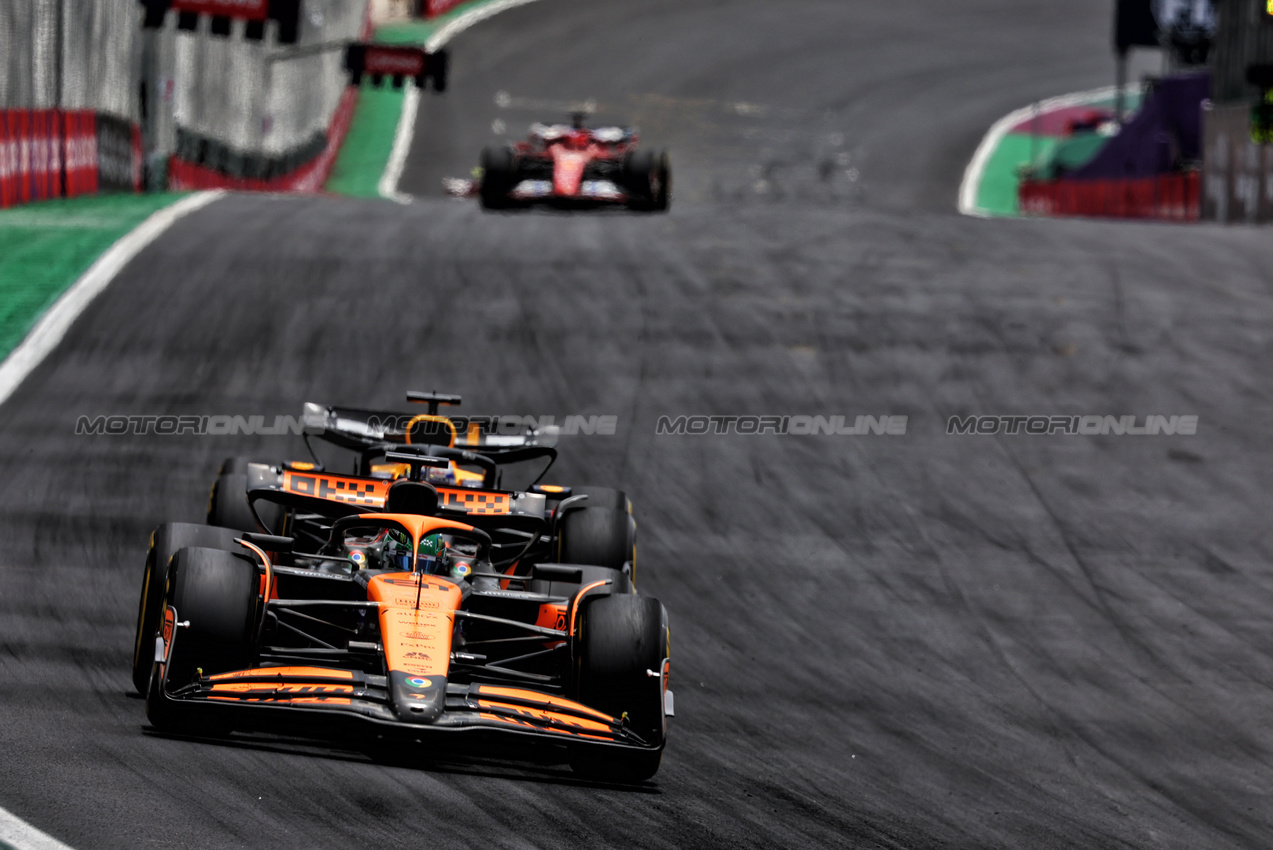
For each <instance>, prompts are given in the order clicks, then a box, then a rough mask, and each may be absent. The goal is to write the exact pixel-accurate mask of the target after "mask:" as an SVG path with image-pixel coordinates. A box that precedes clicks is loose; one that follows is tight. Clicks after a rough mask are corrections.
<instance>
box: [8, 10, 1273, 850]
mask: <svg viewBox="0 0 1273 850" xmlns="http://www.w3.org/2000/svg"><path fill="white" fill-rule="evenodd" d="M863 5H864V4H845V3H841V2H832V0H821V2H812V0H810V2H784V3H782V4H775V3H761V2H757V0H737V2H713V0H699V1H698V2H671V0H651V1H650V2H647V3H642V4H632V3H629V2H625V0H590V2H587V3H584V2H580V0H542V2H539V3H535V4H532V5H530V6H527V7H523V8H520V9H517V10H514V11H510V12H508V13H506V14H505V15H502V16H500V17H498V18H495V19H493V20H491V21H487V22H485V23H483V24H481V25H479V26H478V27H476V28H475V29H473V30H471V31H470V32H467V33H465V34H464V35H462V36H460V37H459V38H458V39H457V40H456V42H455V43H454V44H453V51H454V55H455V64H454V75H453V89H452V91H451V93H449V94H448V96H447V97H445V98H434V97H432V96H430V97H426V98H425V99H424V101H423V103H422V108H421V111H420V116H419V121H420V124H419V127H418V131H417V136H416V147H415V149H414V150H413V153H412V157H411V160H410V161H409V163H408V166H407V169H406V171H405V173H404V176H403V181H402V186H401V188H402V190H403V191H406V192H410V193H413V194H417V195H420V196H421V197H420V199H419V200H417V201H416V203H414V204H412V205H410V206H407V207H402V206H399V205H393V204H385V203H378V202H363V201H351V200H338V199H329V198H310V199H294V198H285V199H281V198H269V197H254V196H233V197H229V198H226V199H223V200H221V201H218V202H217V203H215V204H213V205H211V206H210V207H208V208H206V209H204V210H202V211H200V212H198V213H196V214H193V215H192V216H190V217H189V218H188V219H185V220H183V221H182V222H180V223H179V224H177V225H176V226H175V227H174V228H173V229H172V230H171V231H170V232H169V233H168V234H167V235H166V237H165V238H164V239H162V240H161V241H160V242H158V243H156V244H155V245H153V246H152V247H151V248H149V249H148V250H147V251H145V252H144V253H143V254H142V255H141V256H140V257H139V258H138V259H137V260H135V261H134V262H133V263H132V264H131V265H130V266H129V267H128V268H127V269H126V270H125V271H124V273H122V274H121V275H120V277H119V278H118V279H117V280H116V281H115V283H114V284H113V285H112V287H111V288H110V289H109V290H108V291H107V292H106V293H105V294H104V295H103V296H101V297H100V298H99V299H98V300H97V301H96V302H95V303H94V304H93V306H92V307H91V308H90V309H89V310H88V311H87V312H86V313H85V315H84V316H83V318H82V319H81V320H80V321H79V322H78V323H77V325H76V326H75V328H74V329H73V330H72V333H71V334H70V335H69V336H68V338H67V340H66V341H65V342H64V344H63V345H62V346H61V347H60V348H59V349H58V351H57V352H55V353H54V354H53V355H52V356H51V357H50V358H49V359H48V360H47V361H46V362H45V363H44V364H43V365H42V366H41V367H40V369H39V370H38V371H37V372H36V373H35V374H34V375H33V376H32V377H31V379H29V380H28V382H27V383H26V384H25V385H24V386H23V387H22V388H21V389H19V391H18V392H17V393H15V395H14V396H13V397H12V398H11V399H10V401H9V402H8V403H7V404H5V405H4V406H3V407H0V433H2V434H3V435H4V437H5V439H4V441H3V444H2V446H0V481H3V482H4V485H3V488H2V489H0V526H2V527H3V530H4V534H3V539H4V540H5V541H6V542H7V544H8V545H7V547H6V551H5V552H4V554H3V556H0V570H2V571H3V572H2V575H3V579H4V592H3V594H2V595H0V671H2V672H3V676H0V714H2V716H3V717H4V718H5V720H6V722H5V723H4V724H0V748H2V749H3V752H4V753H5V759H4V762H5V777H6V780H7V781H6V782H4V783H3V786H2V787H0V806H4V807H5V808H6V809H8V810H10V811H12V812H13V813H15V814H17V815H19V816H21V817H23V818H25V819H27V820H28V821H30V822H32V823H33V824H35V825H36V826H38V827H40V828H41V829H44V830H45V831H47V832H49V833H51V834H53V835H54V836H56V837H57V838H59V839H60V840H62V841H65V842H67V843H68V844H71V845H72V846H77V847H85V848H87V847H122V846H130V847H133V846H156V847H181V846H192V847H207V846H237V847H257V846H262V847H263V846H285V847H302V846H304V847H309V846H348V845H367V844H379V845H383V846H406V845H408V844H412V845H414V844H422V843H430V844H433V843H436V844H439V845H441V846H457V847H459V846H474V845H476V844H479V843H482V844H486V845H490V846H495V847H597V846H616V847H617V846H622V847H633V846H642V847H686V846H694V847H734V846H766V847H767V846H793V847H794V846H846V847H848V846H851V847H907V848H924V847H937V846H951V847H1021V846H1030V847H1070V846H1091V847H1155V848H1168V847H1181V848H1185V847H1202V846H1205V847H1212V848H1219V847H1243V846H1267V845H1268V844H1270V843H1271V842H1273V820H1271V819H1270V815H1269V812H1268V807H1267V805H1266V804H1265V797H1266V793H1265V789H1266V788H1267V787H1268V786H1269V785H1270V782H1271V781H1273V769H1271V768H1270V767H1269V763H1270V759H1269V755H1270V752H1271V751H1273V729H1271V728H1270V726H1269V724H1268V722H1267V721H1266V719H1265V718H1266V717H1268V716H1269V715H1270V709H1273V690H1271V688H1270V684H1273V640H1271V639H1270V638H1269V637H1268V630H1267V628H1266V627H1265V624H1266V618H1267V612H1268V611H1269V610H1273V581H1271V580H1270V578H1269V573H1268V570H1267V568H1266V565H1267V563H1268V561H1269V555H1270V545H1269V540H1268V536H1267V533H1266V532H1265V531H1264V528H1265V527H1266V523H1265V517H1266V515H1267V508H1268V505H1269V496H1268V489H1267V485H1266V481H1267V479H1268V473H1269V471H1270V469H1269V466H1270V464H1269V456H1268V452H1267V439H1266V433H1267V428H1266V427H1264V426H1263V422H1264V421H1265V420H1266V414H1267V413H1269V408H1270V401H1269V395H1268V392H1267V389H1266V384H1267V380H1266V378H1267V376H1268V366H1267V365H1266V364H1267V363H1269V362H1270V354H1271V353H1273V352H1270V342H1269V336H1268V332H1267V328H1268V327H1269V320H1270V318H1273V316H1271V314H1273V299H1271V297H1270V293H1271V287H1270V285H1269V284H1270V274H1269V272H1268V269H1269V268H1270V260H1271V259H1273V249H1271V248H1270V246H1269V244H1268V240H1267V234H1265V233H1263V232H1261V231H1256V230H1250V229H1228V230H1221V229H1217V228H1211V227H1191V228H1184V227H1156V226H1145V225H1127V224H1119V225H1113V224H1109V223H1101V222H1083V221H1057V222H1035V221H1023V222H990V221H980V220H974V219H967V218H961V217H959V216H957V215H956V214H955V212H954V201H955V193H956V191H957V187H958V184H959V178H960V175H961V173H962V169H963V166H964V164H965V163H966V160H967V158H968V157H969V156H970V155H971V153H972V150H973V149H974V147H975V146H976V143H977V141H978V139H979V137H980V134H981V133H982V132H984V130H985V128H986V127H987V126H988V125H989V124H990V123H991V122H992V121H993V120H994V119H995V118H997V117H998V116H999V115H1002V114H1003V113H1005V112H1007V111H1008V110H1010V109H1012V108H1014V107H1016V106H1019V105H1020V104H1021V103H1023V102H1029V101H1030V100H1031V99H1034V98H1037V97H1040V96H1044V95H1049V94H1055V93H1057V92H1061V91H1068V90H1074V89H1082V88H1090V87H1092V86H1094V85H1099V84H1101V83H1103V82H1105V81H1106V79H1107V78H1108V77H1110V76H1111V75H1112V74H1111V71H1110V68H1109V67H1108V65H1107V63H1106V60H1105V59H1104V56H1105V44H1104V42H1105V37H1106V34H1107V27H1108V21H1107V20H1106V17H1107V14H1108V10H1107V6H1108V4H1106V3H1104V2H1098V0H1084V1H1083V2H1077V3H1071V4H1065V8H1064V9H1061V8H1058V6H1059V4H1035V5H1032V6H1031V7H1030V8H1022V7H1023V4H1020V3H1014V2H1009V0H969V2H965V3H961V4H957V8H954V9H949V8H947V9H945V10H944V11H943V13H942V16H940V17H937V16H934V15H933V14H932V12H931V9H932V8H933V7H932V4H930V3H926V2H920V0H898V2H893V3H889V4H883V5H881V4H874V5H872V6H871V8H870V9H864V8H861V7H862V6H863ZM950 5H952V4H945V6H947V7H948V6H950ZM1084 56H1093V57H1102V58H1101V59H1100V61H1093V62H1091V63H1088V64H1084V63H1083V62H1081V61H1079V60H1078V59H1077V58H1076V57H1084ZM501 91H502V92H505V93H507V95H508V98H507V104H508V105H507V106H506V107H501V106H498V105H497V104H496V99H495V97H496V94H497V93H498V92H501ZM589 98H591V99H594V100H596V101H597V103H598V105H599V111H600V114H599V116H598V117H599V118H606V117H614V118H616V119H627V120H632V121H633V122H634V123H637V124H639V125H640V126H641V127H642V128H643V130H644V131H645V137H646V139H647V140H648V141H650V142H651V143H652V144H655V145H658V146H665V147H667V148H669V149H670V150H671V151H672V154H673V158H674V161H675V165H676V169H677V174H676V177H677V197H676V200H675V202H674V206H673V211H672V213H671V214H670V215H668V216H662V217H639V216H630V215H607V214H603V215H586V216H585V215H562V214H555V213H532V214H528V215H519V216H508V215H484V214H482V213H480V212H479V211H478V210H477V209H476V207H475V204H474V203H472V202H465V201H456V200H449V199H444V198H441V197H438V196H437V195H438V192H439V185H440V179H441V177H443V176H448V175H455V176H462V175H463V174H465V173H466V171H467V170H468V168H469V167H471V166H472V165H473V164H475V163H476V161H477V152H478V150H479V149H480V147H481V145H483V144H486V143H489V142H490V141H491V140H493V139H495V138H497V134H495V133H492V123H493V122H494V121H496V120H501V121H503V122H504V124H505V128H506V132H507V134H512V135H515V134H519V133H520V132H521V131H522V130H523V128H524V126H525V124H527V123H529V122H530V121H532V120H543V119H544V118H551V117H553V116H554V115H555V114H559V113H558V112H557V111H556V110H558V109H559V108H560V106H561V105H562V104H565V103H568V102H570V101H573V100H582V99H589ZM501 100H503V99H501ZM851 171H855V172H856V176H853V175H851V174H850V172H851ZM435 387H436V388H438V389H444V390H449V391H454V392H459V393H462V394H464V395H465V397H466V399H467V400H468V401H466V409H468V410H470V411H471V412H477V413H535V414H542V413H549V414H557V415H565V414H570V413H577V414H589V413H596V414H613V415H617V416H618V417H619V423H620V424H619V431H618V434H617V435H615V436H613V437H591V438H583V437H580V438H577V439H575V440H573V441H572V442H570V443H568V444H566V445H565V446H564V451H563V462H562V468H561V477H562V479H563V480H568V479H575V480H579V479H580V478H583V477H587V478H592V479H595V480H599V481H603V482H607V483H608V482H615V483H618V484H620V485H621V486H623V487H625V488H626V489H627V490H628V491H629V492H630V493H631V494H632V495H633V496H634V499H635V501H636V503H637V508H638V511H639V516H640V521H641V542H640V558H641V563H640V571H641V581H642V584H643V586H644V589H645V590H646V591H647V592H650V593H653V594H654V595H657V596H659V597H660V598H662V599H663V600H664V601H665V602H666V603H667V604H668V606H669V607H670V608H671V610H672V614H673V617H674V621H673V634H674V638H673V644H674V649H673V658H674V665H673V674H672V675H673V685H674V688H675V690H676V694H677V710H678V715H679V717H678V719H677V722H676V727H675V728H674V730H673V737H672V740H671V743H670V745H669V751H668V755H667V758H666V759H665V763H664V768H663V770H662V771H661V772H660V773H659V775H658V777H657V780H656V782H655V783H653V784H651V785H649V786H647V787H644V788H640V789H636V790H621V789H614V788H605V787H600V788H599V787H595V786H590V785H587V784H585V783H580V782H578V781H577V780H575V779H574V778H573V777H572V776H571V775H570V774H569V773H568V771H566V769H565V768H549V769H542V770H541V769H531V768H524V767H517V766H510V765H507V764H500V763H491V762H478V763H457V764H450V763H447V764H440V765H434V766H430V767H424V768H408V767H399V766H384V765H379V764H373V763H370V762H369V761H368V760H367V759H366V758H364V757H363V756H362V755H361V754H358V753H346V752H342V751H339V750H335V751H333V750H331V749H329V748H325V747H317V746H313V747H310V746H303V747H302V746H295V745H290V744H284V743H277V742H269V741H249V742H239V743H236V744H232V745H215V744H204V743H194V742H189V741H181V740H173V739H165V738H162V737H159V736H155V735H152V734H149V733H148V732H147V731H146V726H145V721H144V718H143V712H142V705H141V702H140V700H137V699H134V698H130V697H129V696H128V695H127V692H128V678H129V676H128V662H127V658H128V653H129V651H130V649H131V640H132V627H133V614H134V606H135V601H136V592H137V584H138V582H139V579H140V573H141V561H142V556H143V553H144V548H145V539H146V534H147V533H148V532H149V530H150V529H151V528H152V527H153V526H154V525H155V524H156V523H158V522H159V521H161V520H164V519H198V518H199V516H200V515H201V513H202V509H203V502H202V498H203V494H204V493H205V492H206V491H205V489H204V488H205V487H206V486H207V483H208V482H209V480H210V477H211V474H212V472H213V470H214V468H215V464H216V462H217V461H218V460H219V459H220V457H222V456H224V455H227V454H231V453H250V452H251V451H253V450H255V451H259V452H261V453H264V454H266V455H278V454H283V453H286V452H287V451H288V450H290V451H293V452H299V449H298V448H297V447H296V446H294V445H292V444H291V443H287V444H286V445H287V448H286V449H285V448H283V444H284V441H282V440H280V439H278V438H267V437H259V438H252V439H231V438H211V437H203V438H192V437H153V436H152V437H140V436H137V437H134V436H123V437H104V436H99V437H83V436H81V437H76V436H74V427H75V421H76V418H77V417H78V416H80V415H96V414H112V413H118V414H135V415H159V414H169V413H174V414H217V413H231V414H245V415H246V414H262V415H266V416H272V415H274V414H294V413H295V412H296V411H297V410H298V409H299V407H300V404H301V403H302V402H303V401H306V400H319V401H340V402H343V403H349V404H365V405H375V406H382V405H387V406H393V405H396V404H397V403H398V400H399V398H400V396H401V392H402V391H403V390H405V389H408V388H416V389H431V388H435ZM784 413H785V414H843V415H848V416H854V415H858V414H865V415H884V414H894V415H906V416H909V417H910V420H909V428H908V432H907V434H906V435H905V436H896V437H883V436H856V437H848V436H839V437H835V436H819V437H782V438H779V437H773V436H754V437H745V436H721V437H691V436H679V437H678V436H656V435H655V422H656V421H657V419H658V417H659V416H661V415H669V416H675V415H681V414H705V415H739V414H784ZM969 413H987V414H996V413H1001V414H1024V413H1042V414H1053V413H1069V414H1074V413H1084V414H1086V413H1095V414H1106V413H1108V414H1124V413H1135V414H1137V415H1138V416H1144V415H1146V414H1197V415H1199V416H1200V423H1201V424H1200V427H1199V434H1198V435H1197V436H1195V437H1140V438H1134V437H1113V436H1110V437H1062V436H1055V437H1025V436H1017V437H983V438H974V437H954V436H946V435H945V434H944V425H945V420H946V417H947V416H950V415H953V414H969Z"/></svg>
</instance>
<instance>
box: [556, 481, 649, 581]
mask: <svg viewBox="0 0 1273 850" xmlns="http://www.w3.org/2000/svg"><path fill="white" fill-rule="evenodd" d="M589 498H591V497H589ZM557 542H558V548H557V553H558V557H557V560H558V562H560V563H563V564H593V565H595V566H598V567H609V568H610V569H612V570H621V569H623V565H624V563H626V562H630V561H632V560H633V559H634V557H635V556H634V553H633V543H632V534H631V522H630V517H629V516H628V512H627V511H626V510H620V509H616V508H601V507H598V508H592V507H582V508H575V509H573V510H569V511H567V512H566V515H565V516H563V517H562V519H561V526H560V528H558V541H557Z"/></svg>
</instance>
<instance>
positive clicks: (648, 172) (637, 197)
mask: <svg viewBox="0 0 1273 850" xmlns="http://www.w3.org/2000/svg"><path fill="white" fill-rule="evenodd" d="M657 170H658V163H657V162H656V161H655V158H654V154H652V153H650V152H649V151H641V150H639V151H633V152H632V153H631V154H629V155H628V157H627V159H625V160H624V162H623V186H624V188H625V189H627V191H628V194H629V195H630V196H631V200H629V201H628V208H629V209H634V210H643V211H648V210H652V209H654V201H655V199H654V184H655V182H656V175H657Z"/></svg>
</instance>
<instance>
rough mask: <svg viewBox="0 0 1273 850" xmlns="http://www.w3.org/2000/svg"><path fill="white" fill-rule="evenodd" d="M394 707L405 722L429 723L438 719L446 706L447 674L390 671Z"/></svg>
mask: <svg viewBox="0 0 1273 850" xmlns="http://www.w3.org/2000/svg"><path fill="white" fill-rule="evenodd" d="M389 682H390V684H391V685H392V690H393V708H394V711H395V712H397V715H398V719H399V720H401V721H403V722H404V723H419V724H421V725H427V724H429V723H432V722H433V721H435V720H437V719H438V717H440V716H441V714H442V711H443V709H445V707H446V677H445V676H413V675H411V674H409V673H399V672H397V671H396V670H395V671H390V673H389Z"/></svg>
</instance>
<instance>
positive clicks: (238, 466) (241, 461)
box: [217, 457, 252, 475]
mask: <svg viewBox="0 0 1273 850" xmlns="http://www.w3.org/2000/svg"><path fill="white" fill-rule="evenodd" d="M249 463H252V459H251V458H248V457H228V458H226V459H225V460H223V461H221V468H220V469H219V470H217V475H245V474H247V471H248V464H249Z"/></svg>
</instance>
